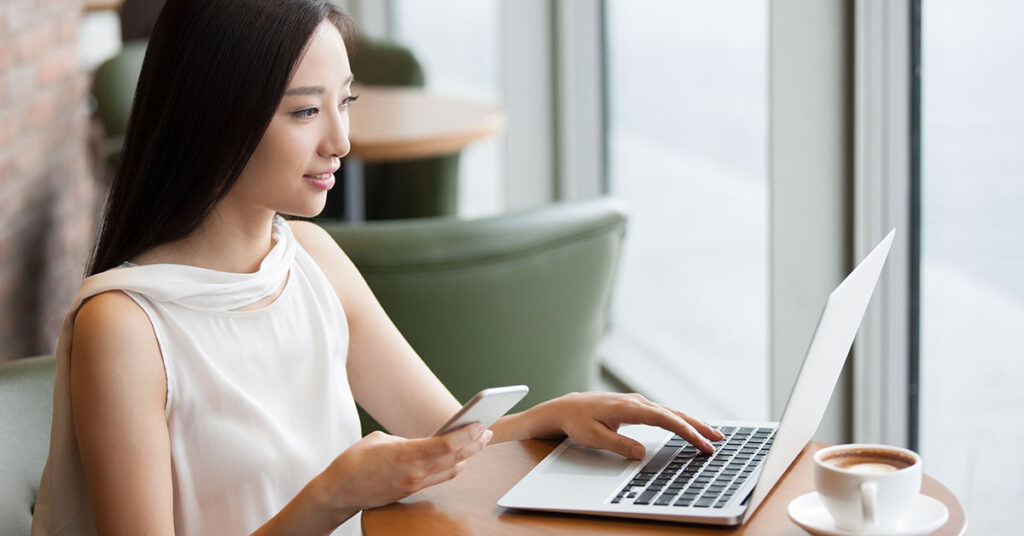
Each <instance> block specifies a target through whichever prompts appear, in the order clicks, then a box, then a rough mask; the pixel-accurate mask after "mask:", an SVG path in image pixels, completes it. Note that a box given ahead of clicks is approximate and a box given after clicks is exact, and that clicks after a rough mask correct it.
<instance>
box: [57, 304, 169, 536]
mask: <svg viewBox="0 0 1024 536" xmlns="http://www.w3.org/2000/svg"><path fill="white" fill-rule="evenodd" d="M73 341H74V343H73V345H72V350H71V405H72V408H73V410H72V414H73V420H74V425H75V433H76V436H77V439H78V447H79V451H80V453H81V457H82V465H83V467H84V469H85V476H86V480H87V482H88V486H89V494H90V496H91V499H92V507H93V514H94V516H95V518H96V525H97V529H98V530H99V533H100V534H154V535H155V534H164V535H168V536H171V535H173V534H174V515H173V495H172V484H171V455H170V442H169V439H168V432H167V420H166V418H165V416H164V403H165V400H166V396H167V387H166V386H167V382H166V378H165V374H164V368H163V362H162V360H161V357H160V349H159V346H158V345H157V341H156V335H155V334H154V333H153V327H152V325H151V324H150V323H149V318H148V317H147V316H146V314H145V312H143V311H142V309H141V308H140V307H139V306H138V305H137V304H136V303H135V302H134V301H132V300H131V298H129V297H128V296H127V295H125V294H124V293H122V292H119V291H111V292H106V293H103V294H99V295H97V296H95V297H93V298H92V299H90V300H89V301H87V302H86V303H85V304H84V305H83V306H82V307H81V308H80V309H79V312H78V316H77V317H76V320H75V327H74V338H73Z"/></svg>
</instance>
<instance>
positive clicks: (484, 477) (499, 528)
mask: <svg viewBox="0 0 1024 536" xmlns="http://www.w3.org/2000/svg"><path fill="white" fill-rule="evenodd" d="M557 445H558V442H555V441H537V440H530V441H519V442H510V443H503V444H499V445H494V446H491V447H488V448H486V449H484V451H483V452H481V453H480V454H477V455H476V456H474V457H473V458H472V459H471V460H470V462H469V463H468V464H467V466H466V469H465V470H464V471H463V472H462V474H460V475H459V476H458V477H456V478H455V479H454V480H451V481H449V482H446V483H444V484H441V485H438V486H434V487H433V488H429V489H426V490H423V491H421V492H419V493H417V494H415V495H413V496H411V497H409V498H408V499H405V500H404V501H402V502H401V503H396V504H392V505H389V506H385V507H383V508H375V509H373V510H367V511H365V512H363V531H364V532H365V533H366V534H367V536H378V535H390V534H428V535H429V534H444V535H460V534H482V535H491V534H515V535H523V536H526V535H536V534H545V535H548V534H550V535H559V534H573V535H578V534H677V535H678V534H694V535H715V536H724V535H727V534H728V535H739V534H743V535H757V536H770V535H792V536H797V535H804V534H807V533H806V532H804V531H803V530H802V529H801V528H800V527H798V526H796V525H795V524H794V523H793V522H792V521H790V520H789V517H787V515H786V506H787V505H788V504H789V502H790V501H791V500H793V499H795V498H796V497H799V496H800V495H803V494H804V493H808V492H810V491H813V488H814V484H813V480H814V477H813V467H814V462H813V455H814V452H816V451H817V450H818V449H821V448H823V447H825V446H826V445H824V444H822V443H811V444H809V445H808V446H807V448H805V449H804V451H803V452H802V453H801V454H800V456H799V457H797V461H796V462H795V463H794V464H793V465H792V466H791V467H790V469H789V471H787V472H786V474H785V475H783V478H782V479H781V480H780V481H779V484H778V485H777V486H776V487H775V489H774V490H773V491H772V493H771V494H770V495H769V496H768V498H767V499H766V500H765V503H764V504H763V505H762V506H761V508H760V509H759V510H758V511H757V513H756V514H755V515H754V517H753V518H751V520H750V522H748V523H747V524H746V525H743V526H741V527H735V528H722V527H711V526H703V525H694V524H678V523H662V522H656V521H639V520H625V519H615V518H601V517H592V516H579V515H570V514H548V513H539V512H526V511H517V510H506V509H505V508H501V507H500V506H498V505H497V504H496V503H497V500H498V498H500V497H501V496H502V495H504V494H505V492H506V491H508V489H509V488H511V487H512V486H513V485H514V484H515V483H516V482H518V481H519V479H520V478H522V477H523V475H525V474H526V473H527V472H529V470H530V469H532V468H533V466H534V465H536V464H537V463H538V462H540V460H541V459H543V458H544V456H546V455H547V454H548V453H549V452H551V451H552V450H553V449H554V448H555V447H556V446H557ZM922 492H923V493H925V494H926V495H930V496H931V497H934V498H936V499H938V500H940V501H942V502H943V503H944V504H945V505H946V507H947V508H949V521H947V522H946V524H945V525H944V526H943V527H942V528H940V529H939V530H938V531H936V532H935V533H934V534H935V535H936V536H946V535H956V536H958V535H961V534H963V533H964V530H965V529H966V526H967V518H966V514H965V513H964V509H963V506H962V505H961V504H960V501H959V500H957V498H956V496H955V495H953V493H952V492H950V491H949V490H948V489H946V487H945V486H943V485H942V484H940V483H939V482H938V481H936V480H935V479H933V478H931V477H929V476H927V475H925V477H924V482H923V484H922Z"/></svg>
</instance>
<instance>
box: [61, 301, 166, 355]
mask: <svg viewBox="0 0 1024 536" xmlns="http://www.w3.org/2000/svg"><path fill="white" fill-rule="evenodd" d="M74 341H75V347H77V348H83V347H85V348H90V349H97V350H112V349H117V348H125V347H132V348H133V349H134V350H145V349H150V350H157V351H158V346H157V344H156V334H155V333H154V332H153V326H152V324H151V323H150V321H149V316H148V315H147V314H146V312H145V311H143V309H142V307H140V306H139V304H138V303H136V302H135V300H133V299H132V298H131V297H129V296H128V295H127V294H125V293H124V292H122V291H120V290H108V291H106V292H101V293H99V294H96V295H95V296H92V297H90V298H88V299H87V300H85V302H83V303H82V305H81V306H79V308H78V312H77V313H76V314H75V323H74ZM119 353H120V352H119Z"/></svg>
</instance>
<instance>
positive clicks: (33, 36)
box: [14, 21, 57, 62]
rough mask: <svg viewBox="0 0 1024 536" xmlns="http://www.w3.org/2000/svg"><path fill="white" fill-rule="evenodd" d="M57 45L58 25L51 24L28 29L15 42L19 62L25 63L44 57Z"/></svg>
mask: <svg viewBox="0 0 1024 536" xmlns="http://www.w3.org/2000/svg"><path fill="white" fill-rule="evenodd" d="M55 44H57V32H56V25H55V24H54V23H53V22H52V21H50V22H43V23H41V24H38V25H35V26H32V27H31V28H26V29H25V30H24V31H22V32H20V33H19V34H17V37H16V38H15V42H14V48H15V54H16V57H17V61H19V62H25V61H28V60H30V59H35V58H39V57H42V56H43V55H45V54H46V51H47V50H49V49H51V48H53V46H54V45H55Z"/></svg>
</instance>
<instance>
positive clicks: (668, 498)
mask: <svg viewBox="0 0 1024 536" xmlns="http://www.w3.org/2000/svg"><path fill="white" fill-rule="evenodd" d="M675 498H676V497H675V495H667V494H666V495H662V496H661V497H658V500H656V501H654V504H656V505H658V506H668V505H669V504H671V503H672V501H674V500H675Z"/></svg>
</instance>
